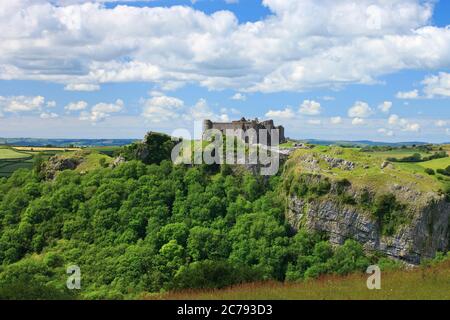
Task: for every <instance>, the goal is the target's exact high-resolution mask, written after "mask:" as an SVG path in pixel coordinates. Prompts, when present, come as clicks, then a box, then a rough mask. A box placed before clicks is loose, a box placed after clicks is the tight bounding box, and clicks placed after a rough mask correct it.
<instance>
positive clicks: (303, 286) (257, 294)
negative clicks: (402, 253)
mask: <svg viewBox="0 0 450 320" xmlns="http://www.w3.org/2000/svg"><path fill="white" fill-rule="evenodd" d="M368 276H369V275H366V274H363V273H358V274H352V275H349V276H341V277H339V276H324V277H322V278H320V279H317V280H311V281H306V282H299V283H280V282H265V283H264V282H263V283H251V284H242V285H238V286H234V287H230V288H227V289H223V290H207V291H184V292H178V293H169V294H163V295H157V296H144V298H147V299H170V300H265V299H270V300H323V299H325V300H449V299H450V290H449V288H450V260H447V261H444V262H442V263H440V264H436V265H433V266H428V267H425V266H423V267H420V268H417V269H413V270H409V271H406V270H391V271H386V272H382V274H381V290H368V289H367V286H366V281H367V277H368Z"/></svg>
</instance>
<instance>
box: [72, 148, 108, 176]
mask: <svg viewBox="0 0 450 320" xmlns="http://www.w3.org/2000/svg"><path fill="white" fill-rule="evenodd" d="M100 159H105V160H104V161H105V162H104V163H105V165H106V166H108V165H109V164H111V162H112V161H113V159H112V158H111V157H109V156H107V155H105V154H101V153H98V152H91V153H89V154H88V155H86V156H83V161H82V162H81V163H80V165H79V166H78V167H77V168H76V169H75V171H78V172H88V171H92V170H95V169H100V168H101V167H102V166H101V165H100Z"/></svg>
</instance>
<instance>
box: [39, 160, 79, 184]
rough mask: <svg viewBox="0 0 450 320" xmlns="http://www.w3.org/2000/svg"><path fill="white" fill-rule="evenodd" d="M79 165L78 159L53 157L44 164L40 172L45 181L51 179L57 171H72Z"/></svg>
mask: <svg viewBox="0 0 450 320" xmlns="http://www.w3.org/2000/svg"><path fill="white" fill-rule="evenodd" d="M79 164H80V160H79V159H75V158H62V157H59V156H53V157H51V158H50V159H48V161H47V162H46V163H45V165H44V168H43V170H42V172H43V173H44V176H45V178H46V179H48V180H50V179H53V178H54V177H55V175H56V172H58V171H64V170H73V169H75V168H76V167H77V166H78V165H79Z"/></svg>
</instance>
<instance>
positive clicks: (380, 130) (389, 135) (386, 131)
mask: <svg viewBox="0 0 450 320" xmlns="http://www.w3.org/2000/svg"><path fill="white" fill-rule="evenodd" d="M378 133H381V134H384V135H386V136H388V137H393V136H394V135H395V134H394V131H392V130H388V129H386V128H380V129H378Z"/></svg>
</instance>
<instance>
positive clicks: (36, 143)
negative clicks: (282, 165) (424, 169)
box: [0, 138, 428, 147]
mask: <svg viewBox="0 0 450 320" xmlns="http://www.w3.org/2000/svg"><path fill="white" fill-rule="evenodd" d="M290 140H292V141H298V142H303V143H311V144H316V145H325V146H330V145H339V146H355V147H367V146H392V147H399V146H403V145H405V146H411V145H425V144H428V143H427V142H420V141H409V142H377V141H370V140H358V141H347V140H320V139H290ZM136 141H139V140H138V139H39V138H36V139H35V138H0V145H14V146H33V147H44V146H49V145H51V146H55V147H68V146H74V147H102V146H124V145H129V144H131V143H133V142H136Z"/></svg>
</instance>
